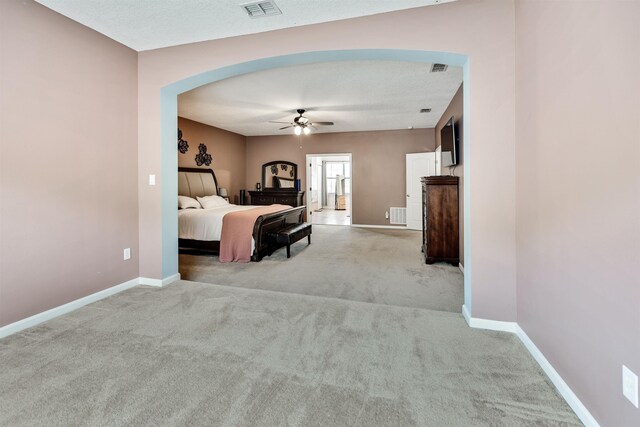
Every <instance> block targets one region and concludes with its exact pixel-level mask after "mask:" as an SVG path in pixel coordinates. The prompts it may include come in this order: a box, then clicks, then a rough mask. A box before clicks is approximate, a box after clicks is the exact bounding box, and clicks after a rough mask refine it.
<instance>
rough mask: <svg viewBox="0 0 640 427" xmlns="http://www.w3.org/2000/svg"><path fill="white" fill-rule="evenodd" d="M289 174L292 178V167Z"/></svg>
mask: <svg viewBox="0 0 640 427" xmlns="http://www.w3.org/2000/svg"><path fill="white" fill-rule="evenodd" d="M289 176H290V177H291V178H293V168H292V169H291V170H290V171H289Z"/></svg>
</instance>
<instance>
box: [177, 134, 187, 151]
mask: <svg viewBox="0 0 640 427" xmlns="http://www.w3.org/2000/svg"><path fill="white" fill-rule="evenodd" d="M178 151H179V152H181V153H182V154H185V153H186V152H187V151H189V143H188V142H187V141H186V140H185V139H182V131H181V130H180V129H178Z"/></svg>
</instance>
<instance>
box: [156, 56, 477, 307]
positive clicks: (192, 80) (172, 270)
mask: <svg viewBox="0 0 640 427" xmlns="http://www.w3.org/2000/svg"><path fill="white" fill-rule="evenodd" d="M353 60H387V61H405V62H421V63H442V64H448V65H452V66H458V67H462V69H463V84H464V86H465V89H464V91H463V98H464V112H463V115H464V118H465V119H464V120H463V137H464V141H465V143H464V145H463V158H464V163H463V170H464V175H465V177H466V178H465V185H464V187H463V188H464V194H463V195H462V197H463V200H464V210H463V212H462V215H463V224H464V229H465V233H464V243H463V247H464V249H463V250H464V259H465V265H464V269H465V274H464V305H465V307H466V309H467V310H468V311H469V312H471V310H472V298H471V297H472V274H471V272H472V257H471V218H470V215H471V194H472V193H471V191H472V183H471V179H470V178H471V173H470V172H471V162H472V161H473V159H472V158H471V150H470V145H471V140H472V139H471V135H470V123H471V120H469V117H470V94H471V91H470V90H469V88H470V81H469V80H470V78H469V76H470V73H469V60H468V56H467V55H463V54H457V53H448V52H432V51H419V50H401V49H357V50H330V51H318V52H304V53H297V54H291V55H283V56H276V57H270V58H264V59H258V60H254V61H248V62H244V63H239V64H234V65H230V66H226V67H222V68H218V69H214V70H211V71H207V72H204V73H200V74H197V75H194V76H191V77H187V78H185V79H182V80H179V81H176V82H174V83H171V84H169V85H167V86H164V87H163V88H162V89H161V93H160V109H161V114H160V119H161V182H162V187H161V211H162V220H161V222H162V277H163V278H168V277H172V276H175V275H176V274H177V273H178V226H177V224H178V212H177V209H176V206H177V193H178V153H177V150H176V146H175V144H176V129H177V128H178V95H179V94H181V93H183V92H187V91H189V90H192V89H195V88H197V87H199V86H203V85H206V84H209V83H213V82H216V81H219V80H223V79H226V78H230V77H234V76H239V75H242V74H247V73H252V72H256V71H261V70H266V69H272V68H280V67H286V66H291V65H301V64H312V63H319V62H335V61H353Z"/></svg>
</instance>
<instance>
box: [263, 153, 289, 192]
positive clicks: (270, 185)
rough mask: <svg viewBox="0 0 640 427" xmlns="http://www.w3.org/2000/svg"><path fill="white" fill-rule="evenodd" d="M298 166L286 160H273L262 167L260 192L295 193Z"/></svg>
mask: <svg viewBox="0 0 640 427" xmlns="http://www.w3.org/2000/svg"><path fill="white" fill-rule="evenodd" d="M297 179H298V165H296V164H295V163H291V162H287V161H286V160H275V161H273V162H268V163H265V164H264V165H262V190H263V191H269V190H280V191H282V190H290V191H296V180H297Z"/></svg>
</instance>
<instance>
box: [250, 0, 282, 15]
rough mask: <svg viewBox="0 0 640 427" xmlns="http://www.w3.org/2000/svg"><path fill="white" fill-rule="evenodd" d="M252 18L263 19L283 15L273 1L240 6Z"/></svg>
mask: <svg viewBox="0 0 640 427" xmlns="http://www.w3.org/2000/svg"><path fill="white" fill-rule="evenodd" d="M240 6H241V7H242V8H243V9H244V11H245V12H247V15H249V17H250V18H262V17H264V16H272V15H282V12H281V11H280V9H278V6H276V4H275V3H274V2H272V1H257V2H254V3H245V4H241V5H240Z"/></svg>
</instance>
